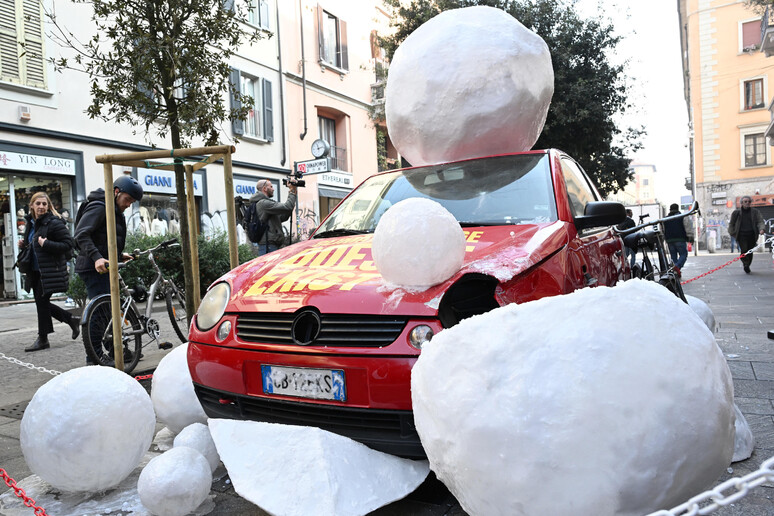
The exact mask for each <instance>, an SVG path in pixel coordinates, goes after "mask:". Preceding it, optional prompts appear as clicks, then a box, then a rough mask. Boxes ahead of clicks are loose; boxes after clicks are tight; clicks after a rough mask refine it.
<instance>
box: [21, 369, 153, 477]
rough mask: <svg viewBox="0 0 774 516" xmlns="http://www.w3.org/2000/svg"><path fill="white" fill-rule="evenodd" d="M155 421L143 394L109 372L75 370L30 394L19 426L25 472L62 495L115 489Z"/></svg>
mask: <svg viewBox="0 0 774 516" xmlns="http://www.w3.org/2000/svg"><path fill="white" fill-rule="evenodd" d="M155 425H156V417H155V415H154V414H153V405H152V403H151V401H150V398H148V394H147V393H146V392H145V389H143V388H142V386H140V384H139V383H138V382H137V381H136V380H135V379H134V378H132V377H130V376H128V375H126V374H124V373H122V372H120V371H118V370H116V369H113V368H110V367H80V368H78V369H72V370H70V371H67V372H66V373H63V374H61V375H59V376H57V377H55V378H53V379H52V380H50V381H48V382H47V383H46V384H44V385H43V386H42V387H41V388H40V389H38V391H37V392H36V393H35V396H34V397H33V398H32V401H31V402H30V404H29V406H28V407H27V409H26V410H25V411H24V417H23V418H22V422H21V431H20V441H21V449H22V452H23V453H24V458H25V460H26V461H27V465H28V466H29V468H30V470H31V471H32V472H33V473H35V474H36V475H38V476H40V477H41V478H42V479H43V480H45V481H46V482H48V483H49V484H51V485H52V486H54V487H55V488H57V489H60V490H62V491H74V492H80V491H87V492H93V491H103V490H105V489H108V488H110V487H113V486H115V485H117V484H119V483H120V482H121V481H122V480H123V479H125V478H126V477H127V476H128V475H129V474H130V473H131V472H132V470H133V469H134V468H135V467H137V465H138V464H139V463H140V460H142V457H143V455H144V454H145V452H146V451H147V450H148V447H149V446H150V443H151V440H152V439H153V431H154V428H155Z"/></svg>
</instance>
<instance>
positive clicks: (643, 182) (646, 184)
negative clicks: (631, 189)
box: [642, 177, 648, 186]
mask: <svg viewBox="0 0 774 516" xmlns="http://www.w3.org/2000/svg"><path fill="white" fill-rule="evenodd" d="M642 186H648V178H647V177H645V178H643V179H642Z"/></svg>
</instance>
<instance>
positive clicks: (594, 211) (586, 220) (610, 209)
mask: <svg viewBox="0 0 774 516" xmlns="http://www.w3.org/2000/svg"><path fill="white" fill-rule="evenodd" d="M624 219H626V208H624V205H623V204H621V203H620V202H612V201H594V202H590V203H588V204H586V209H585V210H583V215H582V216H580V217H575V227H576V228H578V229H579V230H580V229H587V228H595V227H599V226H615V225H616V224H620V223H621V222H623V221H624Z"/></svg>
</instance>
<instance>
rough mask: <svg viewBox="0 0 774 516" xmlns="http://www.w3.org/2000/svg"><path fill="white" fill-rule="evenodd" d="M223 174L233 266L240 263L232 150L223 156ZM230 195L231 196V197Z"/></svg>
mask: <svg viewBox="0 0 774 516" xmlns="http://www.w3.org/2000/svg"><path fill="white" fill-rule="evenodd" d="M223 175H224V176H225V178H226V215H227V216H228V257H229V260H230V265H231V268H232V269H234V268H236V266H237V265H239V247H238V246H237V235H236V209H235V207H234V176H233V174H232V173H231V152H227V153H226V155H225V156H223ZM229 197H231V198H230V199H229Z"/></svg>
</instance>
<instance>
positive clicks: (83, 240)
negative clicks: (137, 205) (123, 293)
mask: <svg viewBox="0 0 774 516" xmlns="http://www.w3.org/2000/svg"><path fill="white" fill-rule="evenodd" d="M142 194H143V192H142V186H141V185H140V183H138V182H137V180H136V179H134V178H133V177H130V176H121V177H119V178H118V179H116V180H115V182H114V183H113V195H114V196H115V208H116V249H117V251H118V255H119V256H121V258H122V261H126V260H128V259H130V258H131V256H130V255H128V254H126V253H123V250H124V245H125V244H126V219H124V216H123V213H124V211H125V210H126V209H127V208H128V207H129V206H131V205H132V203H134V202H135V201H139V200H141V199H142ZM86 200H87V203H88V204H87V205H86V208H85V209H84V211H83V213H81V215H80V219H79V220H78V225H77V227H76V228H75V242H76V243H77V244H78V249H80V253H79V254H78V259H77V260H76V261H75V272H76V273H78V276H80V277H81V279H82V280H83V282H84V283H85V284H86V292H87V294H88V296H89V299H94V298H95V297H97V296H98V295H100V294H109V293H110V276H108V275H107V274H105V273H106V272H107V265H108V241H107V225H106V216H105V191H104V190H103V189H102V188H98V189H96V190H94V191H93V192H91V193H90V194H89V195H88V197H87V198H86ZM122 253H123V254H122Z"/></svg>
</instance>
